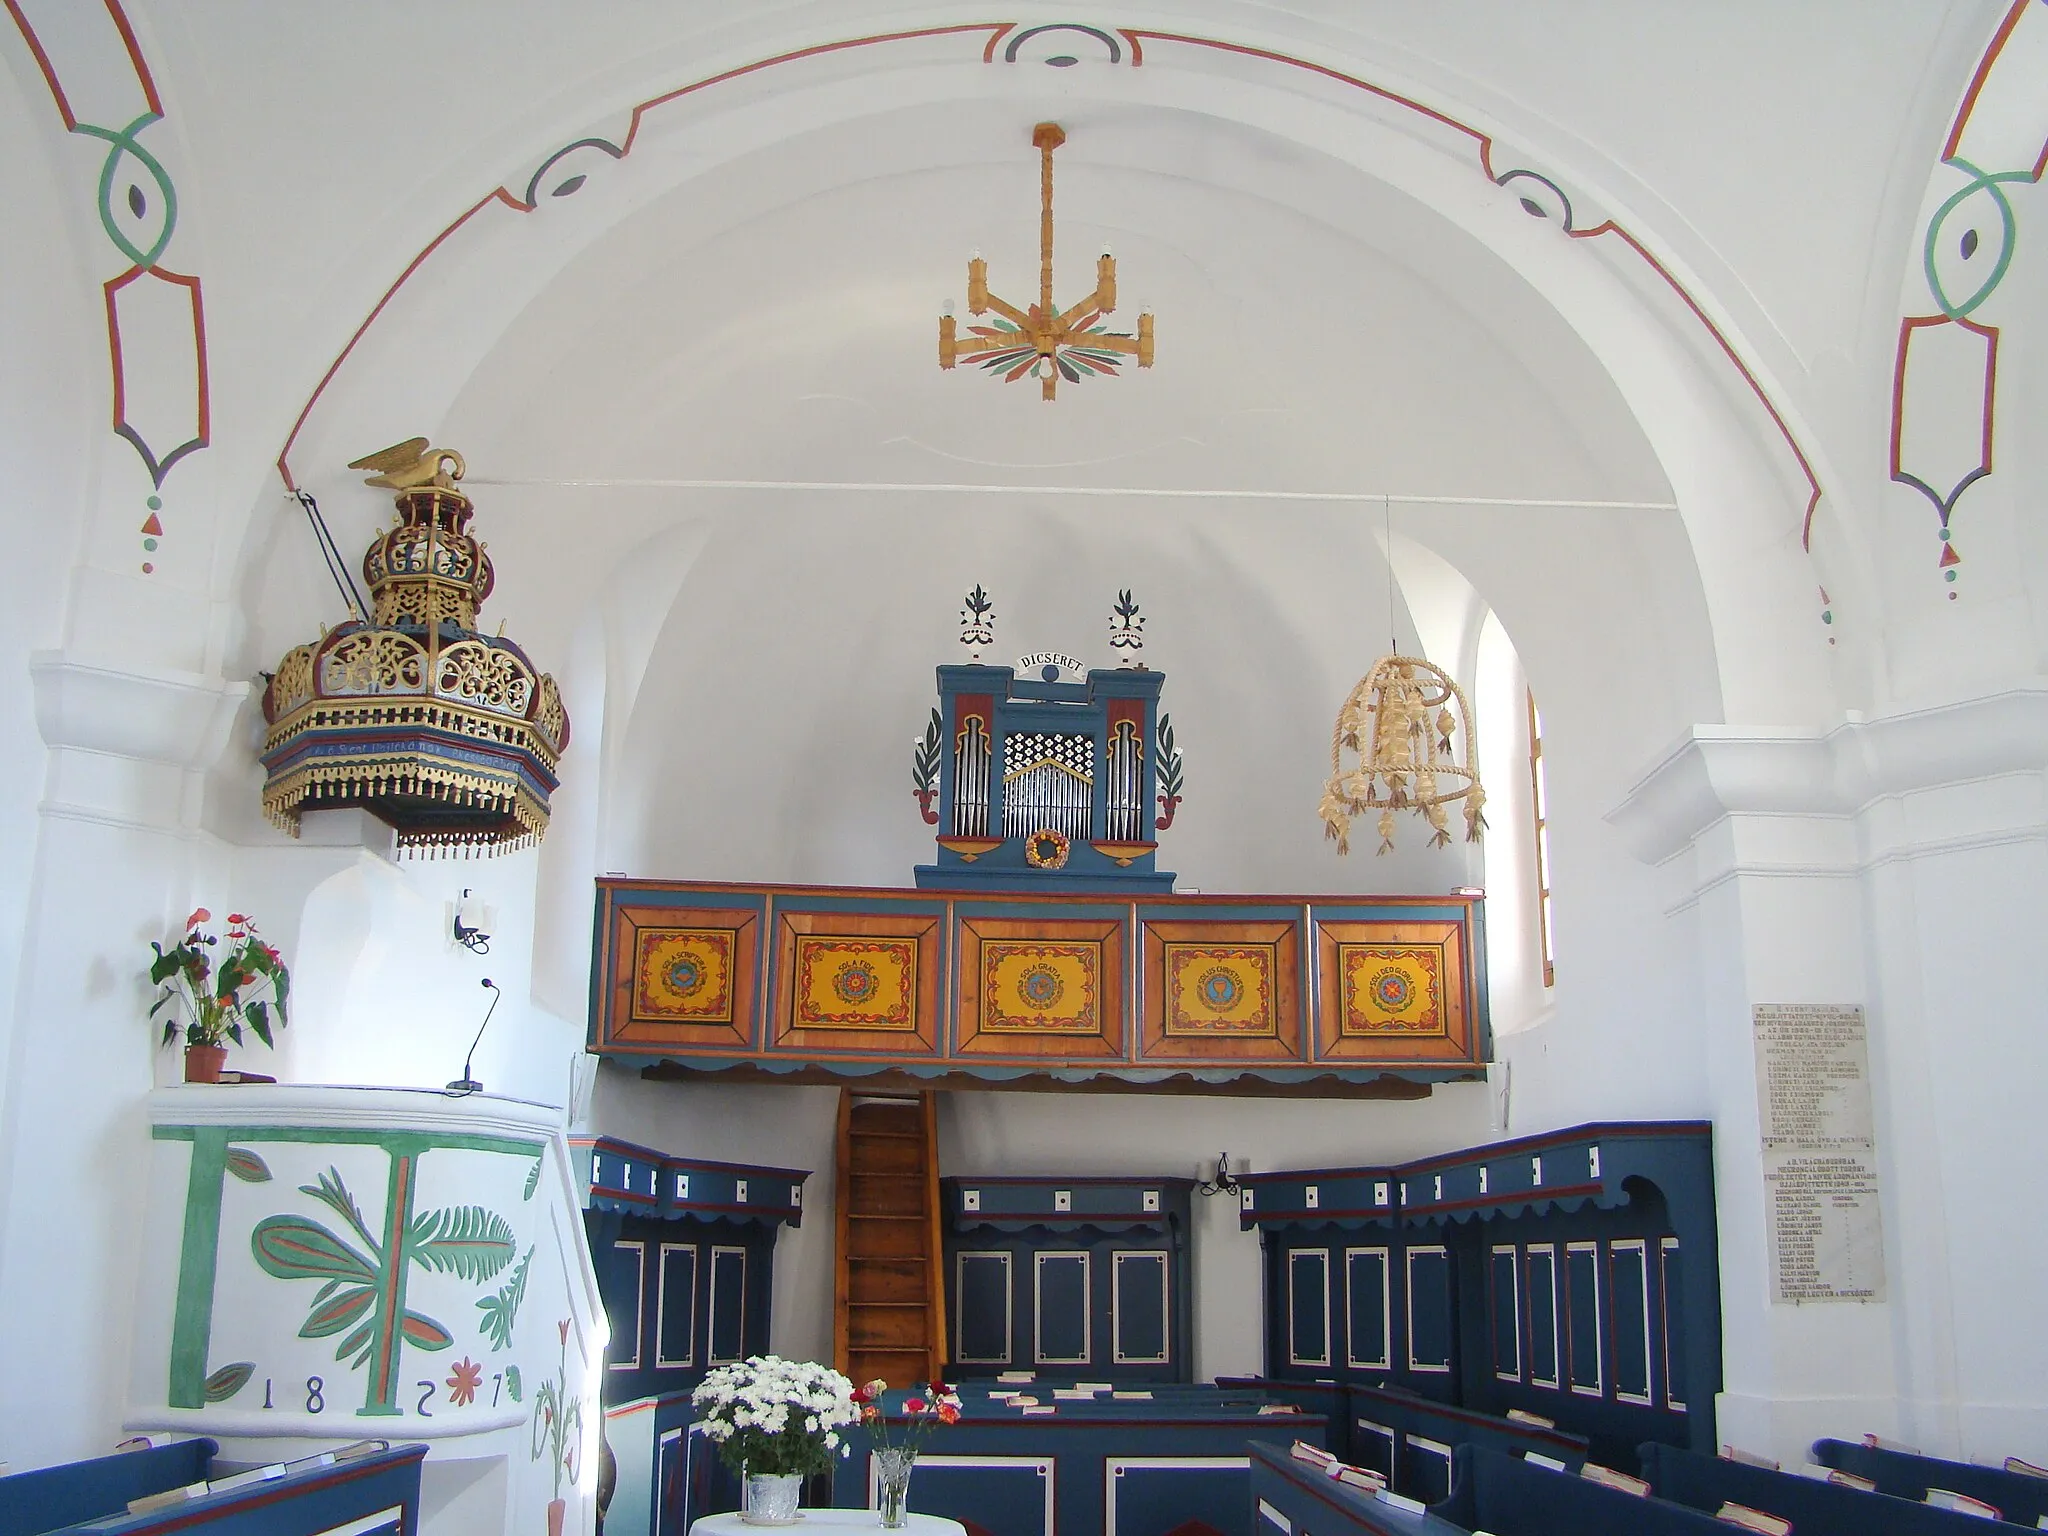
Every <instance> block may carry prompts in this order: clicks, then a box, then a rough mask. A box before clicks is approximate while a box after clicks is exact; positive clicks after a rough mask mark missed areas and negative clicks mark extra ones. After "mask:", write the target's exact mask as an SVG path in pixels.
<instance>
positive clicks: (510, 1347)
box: [125, 1086, 605, 1531]
mask: <svg viewBox="0 0 2048 1536" xmlns="http://www.w3.org/2000/svg"><path fill="white" fill-rule="evenodd" d="M150 1111H151V1116H152V1119H153V1121H154V1127H153V1134H154V1146H153V1155H152V1159H151V1167H150V1184H149V1208H148V1209H149V1215H148V1217H147V1220H146V1223H145V1228H144V1231H143V1234H142V1242H141V1254H140V1259H141V1279H140V1285H139V1287H138V1292H137V1296H138V1304H137V1308H136V1314H135V1343H134V1355H133V1369H132V1374H131V1378H130V1385H129V1404H128V1411H127V1414H126V1417H125V1422H126V1424H127V1425H128V1427H130V1428H135V1429H148V1430H174V1431H180V1432H184V1433H188V1434H198V1435H211V1436H214V1437H215V1438H217V1439H220V1440H222V1441H223V1442H224V1453H226V1454H232V1455H234V1456H235V1458H236V1459H238V1460H248V1461H257V1462H261V1461H266V1460H270V1459H273V1458H271V1457H270V1456H269V1455H268V1453H267V1450H266V1446H267V1445H269V1444H272V1443H274V1442H276V1441H278V1440H281V1439H291V1440H314V1441H353V1440H357V1439H362V1438H366V1437H372V1436H374V1437H376V1438H379V1439H390V1440H399V1439H405V1440H425V1441H427V1442H428V1443H429V1444H430V1445H431V1446H432V1447H433V1449H432V1450H431V1451H430V1453H429V1459H430V1460H432V1459H436V1458H439V1457H442V1456H459V1457H463V1458H474V1457H483V1456H493V1455H495V1456H498V1457H502V1458H503V1459H504V1460H505V1462H506V1463H507V1474H506V1475H507V1486H508V1488H509V1489H510V1491H511V1495H512V1497H511V1500H510V1503H509V1504H508V1520H509V1521H510V1522H511V1523H509V1524H508V1525H507V1527H506V1529H507V1530H508V1531H509V1530H513V1529H519V1530H539V1529H542V1528H543V1527H544V1526H545V1525H546V1524H547V1523H548V1521H547V1519H546V1518H544V1516H545V1509H546V1506H549V1505H550V1504H553V1503H555V1502H557V1501H561V1502H562V1503H563V1505H564V1508H565V1509H568V1508H570V1507H572V1506H573V1507H575V1508H576V1509H577V1510H578V1512H579V1513H580V1507H581V1505H582V1504H583V1503H585V1502H587V1501H588V1500H589V1499H590V1498H591V1497H592V1494H593V1490H594V1485H595V1477H594V1472H595V1462H594V1458H595V1455H596V1430H597V1381H598V1377H599V1373H600V1372H601V1370H602V1359H601V1351H602V1347H603V1342H602V1341H603V1338H604V1327H605V1324H604V1321H603V1314H602V1309H601V1306H600V1304H599V1301H598V1296H597V1287H596V1277H595V1275H594V1273H593V1272H592V1269H591V1264H590V1258H589V1254H588V1250H587V1248H586V1246H585V1244H584V1241H583V1233H582V1219H581V1214H580V1211H579V1210H578V1208H577V1202H576V1193H577V1192H576V1188H575V1186H574V1184H573V1183H572V1173H571V1167H570V1163H569V1154H568V1149H567V1146H566V1144H565V1143H564V1142H563V1141H562V1138H561V1134H560V1132H559V1130H558V1129H557V1128H556V1127H555V1125H554V1124H553V1120H554V1112H553V1111H551V1110H547V1109H544V1108H542V1107H540V1106H534V1105H526V1104H519V1103H515V1102H512V1101H508V1100H501V1099H492V1098H488V1097H485V1096H482V1095H477V1096H471V1097H467V1098H450V1097H449V1096H447V1095H445V1094H439V1093H423V1092H407V1091H402V1090H390V1089H346V1088H257V1087H250V1086H235V1087H225V1088H196V1089H195V1088H179V1089H168V1090H161V1091H159V1092H158V1093H156V1094H154V1095H152V1097H151V1100H150ZM522 1511H523V1513H521V1512H522ZM578 1523H579V1522H577V1521H575V1520H572V1521H571V1528H574V1527H575V1526H576V1525H577V1524H578Z"/></svg>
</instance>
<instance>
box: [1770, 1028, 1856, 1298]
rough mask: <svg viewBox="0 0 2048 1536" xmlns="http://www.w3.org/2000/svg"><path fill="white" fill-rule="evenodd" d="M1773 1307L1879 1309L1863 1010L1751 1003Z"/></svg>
mask: <svg viewBox="0 0 2048 1536" xmlns="http://www.w3.org/2000/svg"><path fill="white" fill-rule="evenodd" d="M1750 1019H1751V1026H1752V1028H1753V1030H1754V1032H1755V1036H1756V1091H1757V1111H1758V1118H1759V1121H1760V1123H1761V1125H1762V1131H1763V1148H1762V1150H1763V1164H1764V1203H1765V1208H1766V1216H1765V1219H1766V1221H1767V1222H1768V1223H1769V1232H1770V1254H1771V1299H1772V1300H1773V1301H1780V1302H1794V1303H1797V1302H1808V1301H1882V1300H1884V1229H1883V1225H1882V1222H1881V1220H1880V1218H1879V1213H1878V1181H1877V1149H1876V1142H1875V1139H1874V1136H1873V1130H1872V1124H1871V1113H1870V1062H1869V1055H1868V1051H1867V1049H1866V1041H1865V1036H1864V1023H1863V1009H1862V1008H1861V1007H1860V1006H1858V1005H1856V1004H1853V1003H1848V1004H1835V1003H1757V1004H1755V1005H1754V1006H1753V1007H1752V1008H1751V1010H1750Z"/></svg>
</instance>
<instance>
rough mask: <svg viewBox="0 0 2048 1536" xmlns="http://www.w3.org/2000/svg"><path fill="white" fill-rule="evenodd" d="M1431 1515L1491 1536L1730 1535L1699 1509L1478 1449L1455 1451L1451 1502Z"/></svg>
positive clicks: (1438, 1506) (1728, 1528)
mask: <svg viewBox="0 0 2048 1536" xmlns="http://www.w3.org/2000/svg"><path fill="white" fill-rule="evenodd" d="M1430 1513H1431V1514H1432V1515H1435V1516H1437V1517H1438V1518H1439V1519H1441V1520H1446V1521H1448V1522H1449V1523H1450V1524H1451V1525H1452V1526H1453V1527H1454V1528H1456V1529H1458V1530H1464V1531H1474V1530H1482V1531H1488V1532H1491V1533H1492V1536H1729V1532H1730V1531H1731V1530H1733V1529H1734V1527H1732V1526H1729V1525H1727V1524H1726V1523H1724V1522H1722V1521H1720V1520H1716V1519H1715V1518H1714V1517H1713V1516H1712V1515H1703V1514H1701V1513H1700V1512H1699V1511H1698V1510H1696V1509H1687V1508H1685V1507H1684V1506H1683V1505H1679V1504H1670V1503H1667V1502H1665V1501H1664V1500H1663V1499H1657V1498H1642V1497H1639V1496H1637V1495H1636V1494H1632V1493H1624V1492H1622V1491H1621V1490H1620V1489H1617V1488H1608V1487H1604V1486H1602V1485H1601V1484H1599V1483H1596V1482H1593V1481H1591V1480H1590V1479H1587V1478H1583V1477H1580V1476H1579V1475H1578V1474H1577V1473H1575V1472H1553V1471H1551V1470H1549V1469H1548V1468H1547V1467H1532V1466H1530V1465H1529V1464H1528V1463H1527V1462H1525V1461H1521V1460H1519V1459H1517V1458H1516V1457H1513V1456H1508V1455H1504V1454H1502V1453H1501V1452H1499V1451H1492V1450H1488V1449H1487V1448H1486V1447H1485V1446H1481V1445H1461V1446H1459V1447H1458V1454H1457V1470H1456V1474H1455V1477H1454V1480H1453V1487H1452V1492H1451V1496H1450V1497H1449V1498H1448V1499H1446V1500H1444V1501H1443V1502H1442V1503H1440V1504H1435V1505H1432V1506H1431V1507H1430Z"/></svg>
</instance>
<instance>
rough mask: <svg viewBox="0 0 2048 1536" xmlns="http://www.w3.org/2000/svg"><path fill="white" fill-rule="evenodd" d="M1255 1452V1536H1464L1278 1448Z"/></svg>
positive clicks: (1260, 1447) (1260, 1448) (1458, 1529)
mask: <svg viewBox="0 0 2048 1536" xmlns="http://www.w3.org/2000/svg"><path fill="white" fill-rule="evenodd" d="M1249 1451H1250V1455H1251V1529H1252V1531H1253V1532H1254V1533H1255V1536H1464V1532H1463V1528H1462V1527H1458V1526H1453V1525H1450V1524H1448V1523H1446V1522H1445V1521H1443V1520H1440V1519H1438V1518H1437V1517H1436V1516H1434V1515H1431V1514H1428V1513H1426V1512H1425V1513H1422V1514H1415V1513H1411V1512H1410V1511H1408V1510H1404V1509H1397V1508H1396V1507H1394V1506H1393V1505H1391V1504H1388V1503H1386V1502H1384V1501H1383V1500H1380V1499H1377V1498H1374V1497H1373V1496H1372V1495H1371V1494H1368V1493H1366V1492H1365V1491H1364V1490H1363V1489H1359V1488H1352V1487H1348V1486H1346V1485H1345V1484H1343V1483H1340V1482H1337V1481H1336V1480H1335V1479H1333V1478H1330V1477H1327V1476H1325V1475H1324V1474H1323V1473H1321V1472H1318V1471H1316V1470H1315V1469H1314V1468H1312V1467H1309V1466H1306V1465H1305V1464H1304V1463H1302V1462H1299V1461H1296V1460H1295V1459H1294V1458H1293V1457H1292V1456H1290V1455H1289V1454H1288V1453H1287V1452H1286V1451H1284V1450H1281V1449H1279V1448H1277V1447H1275V1446H1270V1445H1259V1444H1253V1445H1252V1446H1250V1447H1249Z"/></svg>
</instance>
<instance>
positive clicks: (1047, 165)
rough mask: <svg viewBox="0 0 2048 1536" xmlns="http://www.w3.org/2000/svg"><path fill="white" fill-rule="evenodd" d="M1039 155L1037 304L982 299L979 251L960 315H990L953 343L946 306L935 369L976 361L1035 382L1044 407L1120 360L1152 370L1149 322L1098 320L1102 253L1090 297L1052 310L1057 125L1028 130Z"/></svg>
mask: <svg viewBox="0 0 2048 1536" xmlns="http://www.w3.org/2000/svg"><path fill="white" fill-rule="evenodd" d="M1031 142H1032V144H1033V145H1035V146H1036V147H1037V149H1038V153H1039V174H1038V189H1039V213H1038V302H1037V303H1036V304H1033V305H1031V306H1030V307H1029V308H1027V309H1019V308H1018V307H1017V306H1016V305H1014V304H1012V303H1010V302H1009V301H1008V300H1006V299H1001V298H998V297H997V296H996V295H994V294H992V293H990V292H989V291H988V263H987V262H986V261H984V260H982V258H981V253H980V252H979V251H977V252H975V253H974V255H973V256H971V257H969V258H968V261H967V309H968V312H969V313H970V314H974V315H984V314H987V313H988V312H989V311H990V310H993V311H995V319H994V321H993V322H992V323H990V324H988V325H969V326H968V328H967V329H968V330H969V331H971V332H972V333H973V334H972V335H970V336H968V337H967V338H966V339H964V340H963V339H961V337H960V335H959V331H958V329H957V327H956V325H955V323H954V319H953V307H952V305H951V304H950V303H949V304H948V305H947V306H946V313H945V314H943V315H942V316H940V317H939V366H940V367H941V368H951V367H952V366H953V365H954V364H955V363H956V362H958V361H959V360H960V359H961V358H963V357H972V358H976V359H978V360H979V364H980V366H981V368H982V369H983V371H985V372H988V373H992V374H996V375H998V376H1000V377H1001V378H1002V380H1003V382H1004V383H1006V384H1013V383H1015V382H1016V381H1017V380H1018V379H1021V378H1023V377H1024V376H1025V375H1026V374H1031V375H1034V376H1035V377H1036V378H1037V379H1038V381H1039V387H1040V398H1041V399H1045V400H1051V399H1052V398H1054V391H1055V390H1056V389H1057V388H1058V387H1059V381H1060V380H1061V379H1065V380H1066V381H1067V382H1068V383H1069V384H1078V383H1080V382H1081V380H1082V379H1084V378H1087V377H1089V376H1091V375H1095V374H1110V375H1114V374H1115V373H1116V371H1117V370H1118V368H1120V367H1121V366H1122V364H1123V360H1124V359H1125V358H1126V357H1135V358H1136V359H1137V360H1138V366H1139V367H1140V368H1150V367H1151V366H1152V316H1151V314H1150V313H1149V312H1147V313H1144V314H1140V315H1139V316H1138V334H1137V335H1135V336H1133V335H1131V334H1129V333H1128V332H1125V331H1112V330H1110V329H1109V328H1108V326H1107V325H1106V324H1105V323H1104V320H1103V317H1104V316H1105V315H1108V314H1110V313H1111V312H1112V311H1114V310H1115V309H1116V258H1115V257H1114V256H1112V255H1111V254H1110V253H1109V252H1108V251H1107V250H1105V251H1103V253H1102V254H1101V255H1100V256H1099V257H1097V258H1096V262H1095V291H1094V292H1093V293H1091V294H1089V295H1088V296H1087V297H1086V298H1085V299H1082V300H1081V301H1080V302H1079V303H1076V304H1074V305H1072V306H1070V307H1069V308H1067V309H1065V310H1060V309H1056V308H1054V307H1053V302H1052V152H1053V151H1054V150H1056V149H1058V148H1059V147H1060V146H1061V145H1062V144H1064V143H1066V142H1067V135H1066V133H1065V131H1064V130H1062V129H1061V127H1060V125H1059V124H1058V123H1040V124H1038V125H1037V126H1036V127H1035V128H1033V129H1032V130H1031Z"/></svg>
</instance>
